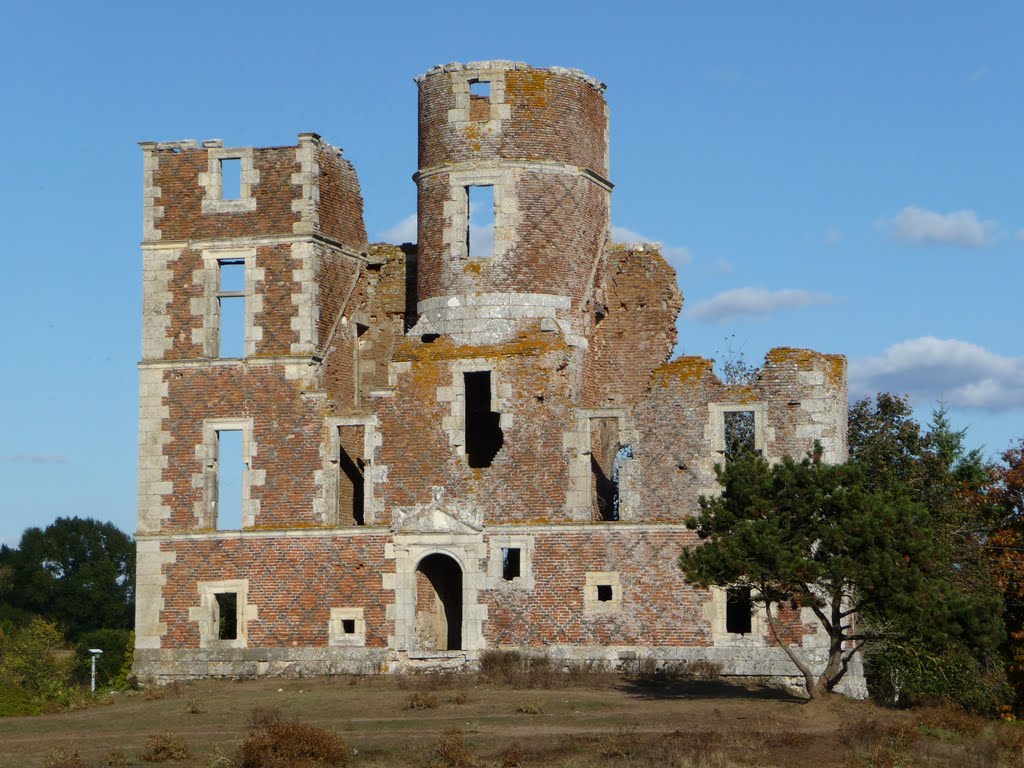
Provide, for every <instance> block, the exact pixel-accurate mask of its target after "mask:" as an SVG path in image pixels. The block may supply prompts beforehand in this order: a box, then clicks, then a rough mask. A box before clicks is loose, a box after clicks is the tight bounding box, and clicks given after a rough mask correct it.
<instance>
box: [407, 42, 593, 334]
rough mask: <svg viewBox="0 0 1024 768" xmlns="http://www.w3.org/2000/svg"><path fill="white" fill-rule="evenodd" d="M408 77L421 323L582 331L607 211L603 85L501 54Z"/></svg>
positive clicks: (469, 330)
mask: <svg viewBox="0 0 1024 768" xmlns="http://www.w3.org/2000/svg"><path fill="white" fill-rule="evenodd" d="M417 83H418V85H419V170H418V172H417V173H416V175H415V177H414V178H415V180H416V185H417V193H418V207H417V210H418V222H419V223H418V226H419V233H418V236H419V245H418V260H417V261H418V267H417V288H418V298H419V305H418V311H419V314H420V326H421V327H422V328H424V329H425V330H429V331H431V332H433V333H440V334H444V335H450V336H453V337H455V338H456V339H457V340H459V341H462V342H465V343H486V342H498V341H501V340H503V339H506V338H508V337H509V336H510V335H512V334H514V333H515V331H516V329H517V328H518V327H519V326H520V325H521V324H523V323H527V322H536V321H537V320H538V319H540V320H542V321H544V320H546V321H547V322H548V326H547V327H548V328H551V329H553V326H551V325H550V323H552V322H554V323H555V324H556V326H557V327H558V328H559V329H560V330H561V331H562V332H563V333H564V334H566V335H580V334H582V333H584V332H585V318H584V314H585V313H584V312H583V311H582V310H584V309H585V307H586V305H587V303H588V302H589V301H590V300H591V298H592V296H591V294H592V292H593V290H594V280H595V274H596V273H597V268H598V267H599V266H600V260H601V259H603V258H604V251H605V245H606V243H607V238H608V229H609V219H610V214H609V211H610V195H611V189H612V185H611V183H610V182H609V181H608V107H607V104H606V103H605V100H604V96H603V92H604V87H605V86H604V84H603V83H600V82H598V81H596V80H594V79H593V78H590V77H587V76H586V75H585V74H583V73H582V72H580V71H579V70H569V69H562V68H557V67H553V68H551V69H535V68H533V67H530V66H528V65H526V64H523V63H519V62H509V61H484V62H475V63H471V64H448V65H446V66H444V67H435V68H434V69H432V70H430V71H429V72H427V73H426V74H424V75H421V76H420V77H418V78H417Z"/></svg>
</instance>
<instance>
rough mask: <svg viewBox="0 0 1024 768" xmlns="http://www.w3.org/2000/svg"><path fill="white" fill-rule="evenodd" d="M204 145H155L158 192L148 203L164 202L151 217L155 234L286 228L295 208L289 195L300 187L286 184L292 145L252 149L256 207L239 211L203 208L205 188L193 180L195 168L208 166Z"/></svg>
mask: <svg viewBox="0 0 1024 768" xmlns="http://www.w3.org/2000/svg"><path fill="white" fill-rule="evenodd" d="M207 152H208V150H205V149H183V150H156V154H157V157H158V158H159V160H160V162H159V165H158V167H157V169H156V172H155V173H154V182H155V184H156V186H157V187H159V188H160V196H159V197H157V198H156V200H155V202H154V204H155V205H158V206H163V207H164V215H163V217H162V218H160V219H157V221H156V227H157V229H159V230H160V233H161V234H160V238H161V240H190V239H191V240H198V239H211V238H220V237H250V236H253V235H281V234H287V235H290V234H291V233H292V224H294V223H295V222H296V221H298V214H297V213H294V212H293V211H292V200H295V199H299V198H300V197H301V193H302V188H301V186H296V185H293V184H292V174H293V173H297V172H298V171H299V165H298V163H297V162H296V160H295V148H294V147H274V148H271V149H257V150H254V151H253V167H254V168H255V170H257V171H259V174H260V181H259V184H256V185H255V186H254V187H253V193H254V196H255V198H256V210H255V211H245V212H240V213H207V214H204V213H203V197H204V194H205V189H204V188H203V187H201V186H199V174H200V173H206V172H207V168H208V161H207Z"/></svg>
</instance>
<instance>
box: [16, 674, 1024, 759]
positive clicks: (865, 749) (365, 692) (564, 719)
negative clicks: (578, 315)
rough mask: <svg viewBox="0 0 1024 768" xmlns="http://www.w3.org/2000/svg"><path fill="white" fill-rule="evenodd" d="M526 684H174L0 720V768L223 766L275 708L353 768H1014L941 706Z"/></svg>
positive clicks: (1010, 728) (981, 724) (618, 681)
mask: <svg viewBox="0 0 1024 768" xmlns="http://www.w3.org/2000/svg"><path fill="white" fill-rule="evenodd" d="M531 684H536V681H533V682H531V681H515V684H510V683H508V682H494V681H490V680H488V679H486V678H483V677H482V676H461V675H460V676H415V677H405V678H401V677H338V678H329V679H304V680H303V679H299V680H295V679H291V680H250V681H243V682H234V681H203V682H195V683H190V684H177V685H173V686H167V687H165V688H161V689H154V690H149V691H140V692H131V693H122V694H116V695H114V696H112V697H111V699H110V702H111V703H109V704H105V705H101V706H96V707H92V708H89V709H84V710H78V711H74V712H66V713H61V714H54V715H44V716H40V717H31V718H6V719H2V720H0V768H6V767H7V766H10V767H11V768H15V767H16V768H34V767H35V766H40V767H42V766H48V768H81V767H82V766H88V767H89V768H92V767H93V766H108V765H111V766H117V765H136V766H145V765H150V764H151V763H150V762H146V761H144V760H143V759H142V758H143V756H149V757H159V756H160V755H161V754H174V753H175V749H165V750H164V751H163V752H162V753H161V752H160V751H159V750H155V749H154V744H153V743H152V742H150V741H149V740H150V739H152V738H153V737H154V736H158V735H169V736H170V739H169V740H168V742H169V743H171V744H172V745H174V744H176V745H177V747H178V748H179V749H178V750H177V751H178V753H179V754H180V746H181V741H183V742H184V744H185V745H186V746H187V750H188V754H189V757H187V758H184V759H176V760H168V762H167V764H168V765H174V766H196V767H201V768H232V767H233V766H236V765H237V762H236V760H235V755H236V750H237V747H238V744H239V743H240V742H241V741H242V740H243V738H245V736H246V732H247V729H248V728H249V726H250V724H251V723H252V721H253V711H254V709H256V710H257V719H258V718H259V717H260V716H261V715H260V713H262V716H266V715H267V713H268V712H269V713H271V714H273V713H275V712H278V711H279V712H280V714H281V716H283V718H285V719H286V720H287V719H295V720H298V721H300V722H302V723H305V724H309V725H313V726H318V727H321V728H326V729H329V730H332V731H334V732H336V733H337V734H338V735H340V736H341V737H342V739H343V740H344V741H345V743H346V744H347V746H348V748H349V750H350V752H351V754H350V757H349V759H348V763H347V764H348V765H352V766H416V767H417V768H426V767H427V766H433V765H436V766H443V767H445V768H455V767H457V766H458V767H461V768H465V767H466V766H470V765H476V766H481V767H483V766H504V767H505V768H512V766H517V765H518V766H565V767H566V768H570V767H576V768H589V767H590V766H620V765H622V766H625V765H629V766H658V768H670V767H671V766H680V767H681V768H732V767H733V766H786V767H787V768H828V767H829V766H836V768H861V767H864V768H868V767H872V768H874V767H877V768H912V767H913V766H944V767H945V766H948V767H949V768H974V767H975V766H976V767H977V768H997V767H998V768H1001V767H1002V766H1006V767H1007V768H1024V727H1021V726H1020V725H1018V724H1016V723H991V722H986V721H983V720H980V719H976V718H971V717H968V716H965V715H962V714H956V713H950V712H945V711H942V710H918V711H910V712H893V711H889V710H882V709H879V708H877V707H875V706H873V705H871V704H870V703H859V702H851V701H846V700H842V699H838V700H832V701H827V702H822V703H815V704H811V705H808V704H805V703H803V702H801V701H799V700H798V699H795V698H792V697H790V696H788V695H786V694H784V693H780V692H778V691H774V690H771V689H767V688H760V687H754V686H738V685H729V684H726V683H721V682H714V681H653V682H652V681H647V682H644V681H639V680H630V679H624V678H619V677H612V676H609V675H594V676H591V677H589V678H588V677H577V678H573V679H547V680H544V681H541V684H543V685H548V686H551V687H547V688H524V687H519V686H523V685H531ZM165 746H166V744H165ZM61 752H63V754H64V755H65V756H66V759H64V760H61V759H58V756H59V755H60V754H61ZM75 752H77V753H78V755H79V756H80V758H81V760H80V761H78V762H76V761H75V760H74V759H73V757H72V756H73V753H75ZM281 765H285V764H281Z"/></svg>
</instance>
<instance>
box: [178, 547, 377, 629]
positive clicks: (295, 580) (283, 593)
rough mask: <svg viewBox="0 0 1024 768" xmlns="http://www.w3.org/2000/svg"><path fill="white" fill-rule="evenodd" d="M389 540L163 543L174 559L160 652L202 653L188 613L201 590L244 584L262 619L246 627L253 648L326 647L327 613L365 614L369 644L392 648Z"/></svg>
mask: <svg viewBox="0 0 1024 768" xmlns="http://www.w3.org/2000/svg"><path fill="white" fill-rule="evenodd" d="M386 538H387V537H386V536H385V535H383V534H382V535H375V536H366V535H363V536H357V537H329V536H316V537H294V538H285V537H273V538H266V537H256V538H244V539H242V538H237V537H234V538H224V539H211V538H202V539H191V540H190V539H185V540H174V541H165V542H163V543H162V544H161V549H162V550H163V551H165V552H173V553H174V559H173V562H172V563H170V564H168V565H165V566H164V567H163V572H164V575H165V577H166V579H167V581H166V586H165V587H164V609H163V610H162V611H161V612H160V621H162V622H165V623H166V624H167V634H166V635H165V636H164V637H163V639H162V643H161V647H162V648H165V649H175V648H198V647H199V629H198V624H197V622H195V621H193V620H190V618H189V609H190V608H196V607H198V605H199V591H198V586H197V585H198V583H199V582H203V581H222V580H226V579H247V580H248V582H249V590H248V602H249V603H251V604H253V605H255V606H256V610H257V615H258V617H257V618H256V619H255V620H253V621H250V622H249V626H248V645H249V647H252V648H261V647H292V646H295V645H298V646H308V647H319V646H326V645H327V642H328V620H329V618H330V609H331V608H338V607H362V608H363V611H364V617H365V621H366V645H367V646H368V647H383V646H385V645H386V644H387V623H386V622H385V619H384V603H385V595H386V593H385V592H384V591H383V590H382V586H381V585H382V581H381V574H382V573H383V572H387V571H388V570H389V569H390V570H392V571H393V564H392V563H390V562H389V561H388V560H386V559H385V558H384V544H385V539H386Z"/></svg>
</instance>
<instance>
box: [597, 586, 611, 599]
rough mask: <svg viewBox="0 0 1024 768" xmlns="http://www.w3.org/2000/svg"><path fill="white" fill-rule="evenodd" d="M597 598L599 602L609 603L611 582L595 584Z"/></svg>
mask: <svg viewBox="0 0 1024 768" xmlns="http://www.w3.org/2000/svg"><path fill="white" fill-rule="evenodd" d="M597 600H598V602H600V603H610V602H611V601H612V585H611V584H598V585H597Z"/></svg>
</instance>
